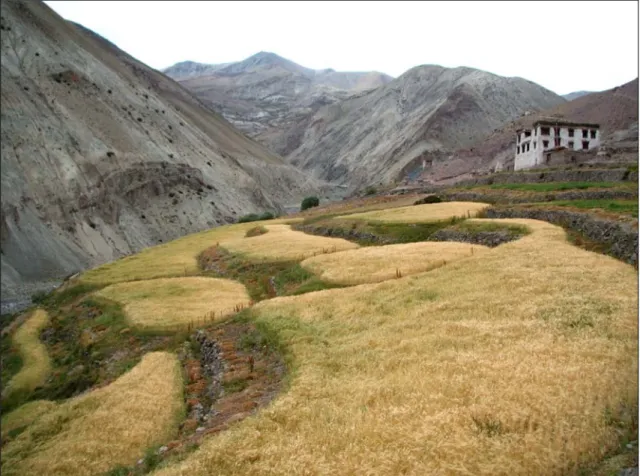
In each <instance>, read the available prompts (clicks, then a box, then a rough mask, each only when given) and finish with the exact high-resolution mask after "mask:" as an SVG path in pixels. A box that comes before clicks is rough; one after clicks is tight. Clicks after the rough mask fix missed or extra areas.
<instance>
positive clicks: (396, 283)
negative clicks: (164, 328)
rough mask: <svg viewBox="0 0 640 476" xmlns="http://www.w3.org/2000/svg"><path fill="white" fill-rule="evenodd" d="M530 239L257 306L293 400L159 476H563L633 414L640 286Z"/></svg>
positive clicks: (542, 236) (589, 458)
mask: <svg viewBox="0 0 640 476" xmlns="http://www.w3.org/2000/svg"><path fill="white" fill-rule="evenodd" d="M499 221H500V222H504V223H513V224H522V225H525V226H527V227H529V228H530V229H532V233H531V234H529V235H527V236H525V237H523V238H521V239H520V240H518V241H514V242H510V243H508V244H504V245H501V246H499V247H497V248H495V249H492V250H490V251H487V252H483V253H478V254H474V256H471V257H467V258H464V259H460V260H458V261H453V262H452V263H450V264H447V265H446V266H442V267H440V268H437V269H434V270H432V271H430V272H428V273H422V274H419V275H414V276H408V277H403V278H401V279H393V280H389V281H385V282H382V283H377V284H363V285H360V286H355V287H350V288H341V289H332V290H325V291H319V292H313V293H309V294H305V295H301V296H293V297H281V298H275V299H272V300H268V301H263V302H261V303H259V304H258V305H256V306H255V307H254V308H253V310H254V312H255V313H256V316H257V317H256V319H257V320H258V321H259V322H260V323H263V324H265V325H268V326H269V327H270V328H271V329H273V330H274V331H276V332H277V333H278V334H279V335H280V336H281V338H282V339H283V341H284V343H285V344H286V346H287V348H288V349H289V351H290V352H291V358H292V361H293V368H292V369H291V381H290V386H289V388H288V390H287V392H286V393H284V394H282V395H281V396H279V398H278V399H277V400H275V401H274V402H273V403H272V404H271V405H270V406H269V407H267V408H265V409H263V410H262V411H261V412H260V413H259V414H257V415H256V416H254V417H250V418H247V419H245V420H243V421H241V422H239V423H238V424H236V425H234V426H233V427H231V428H230V429H229V430H227V431H225V432H223V433H220V434H218V435H217V436H215V437H212V438H210V439H208V440H205V442H204V443H203V445H202V446H201V448H200V449H198V450H197V451H195V452H194V453H192V454H191V455H189V456H188V457H187V459H186V460H184V461H183V462H179V463H177V464H175V465H173V466H170V467H167V468H163V469H160V470H159V471H157V472H156V473H154V474H156V475H157V476H169V475H172V476H173V475H185V476H186V475H189V476H191V475H209V474H243V475H267V474H270V475H271V474H305V475H312V474H336V475H338V474H340V475H347V474H353V475H365V474H367V475H395V474H409V475H427V474H428V475H472V474H473V475H563V474H578V468H577V465H578V464H584V463H587V462H593V461H598V460H600V459H601V458H602V457H603V456H604V454H605V452H606V451H607V450H609V449H611V448H613V447H615V445H617V433H616V431H617V423H616V422H617V421H623V422H626V423H627V424H628V423H629V422H628V421H626V420H627V419H628V418H629V417H630V415H632V414H635V413H637V404H638V401H637V398H638V394H637V387H638V361H637V352H638V322H637V306H638V298H637V286H638V279H637V273H636V271H635V270H634V269H633V267H631V266H629V265H627V264H624V263H622V262H620V261H617V260H615V259H613V258H610V257H607V256H604V255H600V254H596V253H592V252H587V251H584V250H582V249H579V248H577V247H575V246H572V245H571V244H569V243H568V242H567V241H566V238H565V233H564V231H563V230H562V229H561V228H559V227H557V226H553V225H550V224H548V223H545V222H540V221H535V220H520V219H517V220H515V219H514V220H499Z"/></svg>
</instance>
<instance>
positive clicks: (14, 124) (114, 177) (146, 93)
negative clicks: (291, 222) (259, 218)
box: [0, 0, 321, 300]
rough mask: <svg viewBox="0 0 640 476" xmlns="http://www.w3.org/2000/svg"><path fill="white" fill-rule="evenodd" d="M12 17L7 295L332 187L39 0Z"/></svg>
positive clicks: (7, 22) (5, 118)
mask: <svg viewBox="0 0 640 476" xmlns="http://www.w3.org/2000/svg"><path fill="white" fill-rule="evenodd" d="M0 29H1V30H2V42H1V51H2V82H1V98H2V112H1V118H2V131H1V139H2V141H1V143H2V145H1V148H2V151H1V152H2V207H1V217H0V226H1V228H0V230H1V236H0V239H1V252H2V256H1V258H2V298H3V300H4V299H7V298H9V297H12V296H15V295H17V294H19V291H20V289H22V288H23V287H24V286H23V285H25V284H34V283H35V284H36V285H38V284H39V283H43V282H44V281H46V280H48V279H58V278H60V277H63V276H65V275H69V274H71V273H75V272H77V271H79V270H82V269H85V268H87V267H90V266H94V265H97V264H99V263H103V262H105V261H109V260H112V259H115V258H118V257H120V256H123V255H126V254H128V253H132V252H135V251H138V250H140V249H141V248H144V247H146V246H150V245H155V244H158V243H161V242H163V241H167V240H170V239H173V238H177V237H179V236H181V235H184V234H186V233H190V232H195V231H198V230H202V229H205V228H208V227H212V226H215V225H220V224H224V223H228V222H231V221H233V220H234V219H235V218H236V217H238V216H240V215H243V214H245V213H249V212H255V211H264V210H281V209H282V208H283V206H284V205H286V204H290V203H299V199H300V198H301V197H302V196H303V195H305V194H307V193H310V192H312V191H313V192H317V190H318V187H319V186H321V184H320V183H319V182H317V181H314V180H311V179H308V178H307V177H306V176H305V175H303V174H302V173H301V172H299V171H298V170H296V169H294V168H293V167H291V166H290V165H289V164H287V163H285V162H284V161H283V159H282V158H281V157H279V156H278V155H276V154H274V153H272V152H269V151H268V150H267V149H265V148H264V147H263V146H261V145H259V144H258V143H256V142H254V141H253V140H251V139H249V138H247V137H246V136H245V135H243V134H242V133H240V132H239V131H238V130H236V129H235V128H234V127H232V126H231V125H230V124H229V123H228V122H227V121H225V120H224V119H223V118H222V117H220V116H219V115H217V114H215V113H214V112H212V111H211V110H209V109H208V108H206V107H205V106H204V105H203V104H202V103H201V102H200V101H199V100H197V99H196V98H195V97H194V96H193V95H192V94H190V93H189V92H188V91H187V90H186V89H184V88H183V87H182V86H180V85H179V84H177V83H175V82H174V81H173V80H171V79H169V78H167V77H166V76H164V75H163V74H161V73H159V72H157V71H155V70H153V69H151V68H149V67H147V66H145V65H144V64H142V63H140V62H139V61H137V60H135V59H134V58H132V57H130V56H129V55H127V54H126V53H124V52H123V51H121V50H119V49H118V48H116V47H115V46H114V45H113V44H111V43H109V42H107V41H106V40H104V39H103V38H101V37H99V36H97V35H95V34H93V33H92V32H90V31H88V30H85V29H84V28H82V27H80V26H78V25H74V24H72V23H69V22H66V21H65V20H64V19H62V18H61V17H60V16H58V15H57V14H56V13H55V12H53V11H52V10H51V9H49V8H48V7H47V6H46V5H45V4H43V3H42V2H40V1H17V0H7V1H3V2H2V7H1V26H0Z"/></svg>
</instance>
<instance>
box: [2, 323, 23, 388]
mask: <svg viewBox="0 0 640 476" xmlns="http://www.w3.org/2000/svg"><path fill="white" fill-rule="evenodd" d="M22 364H23V360H22V356H21V355H20V352H19V351H18V348H17V346H16V345H15V344H14V343H13V341H12V339H11V336H10V335H9V334H6V335H3V336H2V339H1V340H0V366H1V367H2V374H1V377H2V383H3V388H4V385H6V384H7V383H8V382H9V381H10V380H11V379H12V378H13V376H14V375H15V374H17V373H18V372H19V371H20V369H21V368H22Z"/></svg>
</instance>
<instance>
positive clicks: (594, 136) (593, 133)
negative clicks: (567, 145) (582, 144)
mask: <svg viewBox="0 0 640 476" xmlns="http://www.w3.org/2000/svg"><path fill="white" fill-rule="evenodd" d="M591 138H592V139H595V138H596V131H591Z"/></svg>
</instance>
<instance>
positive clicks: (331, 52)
mask: <svg viewBox="0 0 640 476" xmlns="http://www.w3.org/2000/svg"><path fill="white" fill-rule="evenodd" d="M45 3H46V4H47V5H49V6H50V7H51V8H53V9H54V10H55V11H56V12H58V13H59V14H60V15H62V16H63V17H64V18H66V19H68V20H72V21H75V22H77V23H80V24H82V25H84V26H86V27H87V28H90V29H91V30H93V31H95V32H96V33H99V34H100V35H102V36H104V37H105V38H107V39H108V40H110V41H112V42H113V43H115V44H116V45H118V47H120V48H121V49H123V50H124V51H126V52H127V53H129V54H131V55H132V56H134V57H136V58H137V59H139V60H141V61H142V62H144V63H146V64H148V65H149V66H151V67H153V68H156V69H162V68H165V67H168V66H170V65H172V64H174V63H177V62H179V61H184V60H192V61H197V62H201V63H226V62H231V61H240V60H242V59H245V58H247V57H249V56H251V55H252V54H255V53H257V52H259V51H270V52H273V53H277V54H279V55H280V56H283V57H285V58H288V59H290V60H292V61H295V62H296V63H298V64H300V65H302V66H306V67H308V68H314V69H322V68H333V69H336V70H338V71H370V70H376V71H381V72H384V73H387V74H390V75H392V76H400V75H401V74H402V73H403V72H405V71H406V70H408V69H410V68H412V67H413V66H417V65H420V64H438V65H442V66H447V67H455V66H470V67H474V68H479V69H483V70H486V71H490V72H492V73H496V74H499V75H503V76H520V77H523V78H526V79H529V80H531V81H534V82H536V83H538V84H540V85H542V86H544V87H546V88H549V89H551V90H552V91H555V92H557V93H559V94H566V93H569V92H572V91H576V90H588V91H600V90H604V89H609V88H612V87H614V86H618V85H621V84H624V83H626V82H628V81H631V80H632V79H634V78H636V77H637V76H638V2H635V1H626V2H613V1H607V2H591V1H589V2H586V1H585V2H558V1H554V2H452V1H449V2H432V1H428V2H399V1H395V2H344V1H342V2H306V1H305V2H255V3H254V2H244V1H234V2H222V1H211V2H204V1H197V2H189V1H175V2H172V1H161V2H147V1H144V2H136V1H126V2H124V1H114V2H109V1H47V2H45Z"/></svg>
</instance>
